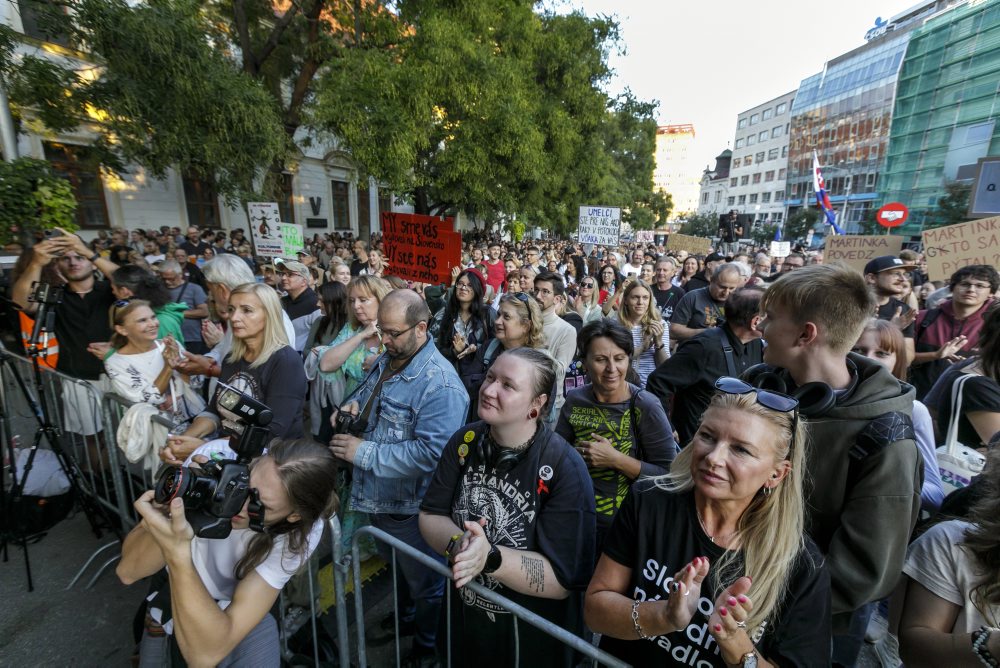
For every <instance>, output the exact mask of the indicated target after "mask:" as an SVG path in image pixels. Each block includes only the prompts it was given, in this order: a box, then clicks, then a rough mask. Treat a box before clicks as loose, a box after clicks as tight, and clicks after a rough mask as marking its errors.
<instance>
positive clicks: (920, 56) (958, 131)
mask: <svg viewBox="0 0 1000 668" xmlns="http://www.w3.org/2000/svg"><path fill="white" fill-rule="evenodd" d="M998 82H1000V3H998V2H968V3H966V4H964V5H961V6H958V7H956V8H955V9H952V10H950V11H946V12H942V13H941V14H939V15H938V16H935V17H934V18H932V19H930V20H928V21H927V22H926V23H925V24H924V25H923V26H921V27H919V28H917V29H916V30H914V31H913V32H912V33H911V34H910V44H909V48H908V49H907V51H906V58H905V59H904V61H903V67H902V70H901V72H900V75H899V80H898V83H897V90H896V104H895V108H894V110H893V118H892V131H891V133H890V137H891V139H890V141H889V148H888V152H887V155H886V162H885V168H884V175H883V177H882V188H881V190H882V196H881V198H880V201H879V204H883V203H886V202H902V203H904V204H906V205H907V206H908V207H909V208H910V217H909V219H908V220H907V222H906V225H905V227H904V228H903V231H904V232H906V233H912V234H916V233H919V232H920V229H921V227H922V226H923V224H924V223H925V222H928V221H929V220H930V219H931V218H932V216H933V210H934V208H935V207H936V205H937V202H938V200H939V199H940V198H941V197H942V196H943V195H944V194H945V186H946V184H947V183H948V182H951V181H971V180H972V179H973V178H975V175H976V163H977V161H978V159H979V158H981V157H985V156H987V155H996V154H997V153H1000V124H998V123H997V122H996V121H997V116H998V115H1000V85H998Z"/></svg>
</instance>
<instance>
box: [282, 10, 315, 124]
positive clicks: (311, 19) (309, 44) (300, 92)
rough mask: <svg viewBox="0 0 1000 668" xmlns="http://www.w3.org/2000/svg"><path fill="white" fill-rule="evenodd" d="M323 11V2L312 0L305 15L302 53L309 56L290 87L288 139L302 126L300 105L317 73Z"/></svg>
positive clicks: (286, 122)
mask: <svg viewBox="0 0 1000 668" xmlns="http://www.w3.org/2000/svg"><path fill="white" fill-rule="evenodd" d="M322 10H323V0H314V2H313V3H312V5H311V6H310V7H309V11H308V12H307V13H306V21H308V23H309V31H308V34H307V37H306V46H305V49H304V51H305V52H306V53H307V54H309V55H308V57H307V58H306V59H305V60H304V61H303V62H302V69H300V70H299V75H298V76H297V77H295V84H294V85H293V86H292V94H291V97H290V99H289V102H288V112H287V113H286V114H285V132H287V133H288V136H289V137H292V136H294V135H295V131H296V130H297V129H298V127H299V125H301V124H302V116H301V111H302V105H303V103H304V102H305V99H306V95H307V94H308V93H309V88H310V86H311V84H312V80H313V77H314V76H316V72H317V71H319V66H320V60H319V59H318V58H317V57H316V53H315V48H314V47H315V46H316V44H317V42H319V37H320V34H319V17H320V13H321V12H322Z"/></svg>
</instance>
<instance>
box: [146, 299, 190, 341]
mask: <svg viewBox="0 0 1000 668" xmlns="http://www.w3.org/2000/svg"><path fill="white" fill-rule="evenodd" d="M187 308H188V307H187V304H181V303H179V302H170V303H169V304H164V305H163V306H161V307H160V308H158V309H153V312H154V313H156V319H157V320H159V321H160V331H159V334H158V335H157V338H160V339H162V338H164V337H166V336H167V334H170V335H171V336H173V337H174V339H176V341H177V343H179V344H181V346H183V345H184V333H183V332H182V331H181V323H183V322H184V311H186V310H187Z"/></svg>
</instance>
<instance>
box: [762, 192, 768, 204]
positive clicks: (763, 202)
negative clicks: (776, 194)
mask: <svg viewBox="0 0 1000 668" xmlns="http://www.w3.org/2000/svg"><path fill="white" fill-rule="evenodd" d="M760 201H761V203H762V204H767V203H768V202H770V201H771V193H761V194H760Z"/></svg>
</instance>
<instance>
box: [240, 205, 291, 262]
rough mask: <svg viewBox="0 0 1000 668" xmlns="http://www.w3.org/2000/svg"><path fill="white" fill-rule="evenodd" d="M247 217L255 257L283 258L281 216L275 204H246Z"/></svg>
mask: <svg viewBox="0 0 1000 668" xmlns="http://www.w3.org/2000/svg"><path fill="white" fill-rule="evenodd" d="M247 216H248V217H249V218H250V236H251V238H252V239H253V245H254V248H256V249H257V253H256V255H258V256H260V257H283V255H284V246H283V244H282V241H281V228H280V223H281V214H280V213H279V212H278V204H277V202H248V203H247ZM299 236H301V234H300V235H299Z"/></svg>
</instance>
